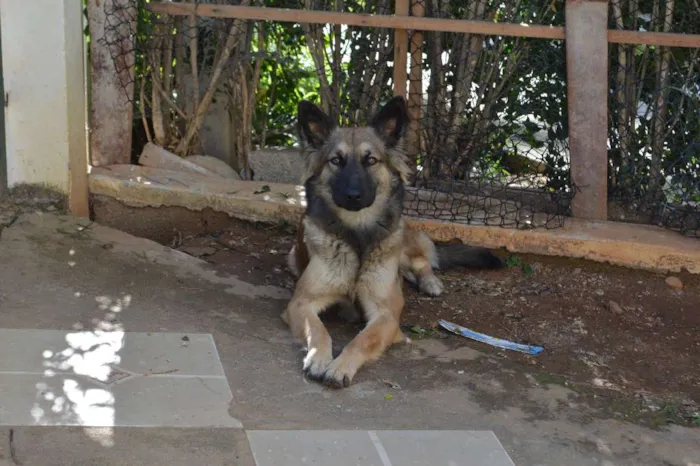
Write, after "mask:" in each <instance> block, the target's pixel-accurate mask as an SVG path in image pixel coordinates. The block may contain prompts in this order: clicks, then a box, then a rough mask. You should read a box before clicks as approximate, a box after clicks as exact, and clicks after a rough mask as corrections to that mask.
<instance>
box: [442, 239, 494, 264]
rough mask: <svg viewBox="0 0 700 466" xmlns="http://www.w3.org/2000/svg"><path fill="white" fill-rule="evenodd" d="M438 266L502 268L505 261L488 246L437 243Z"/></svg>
mask: <svg viewBox="0 0 700 466" xmlns="http://www.w3.org/2000/svg"><path fill="white" fill-rule="evenodd" d="M436 252H437V259H438V268H439V269H440V270H447V269H450V268H452V267H468V268H471V269H500V268H502V267H504V266H505V263H504V262H503V261H502V260H501V259H499V258H498V256H496V255H495V254H493V253H492V252H491V251H489V250H488V249H486V248H482V247H476V246H467V245H466V244H447V245H436Z"/></svg>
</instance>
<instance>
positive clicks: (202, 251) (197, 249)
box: [180, 246, 216, 257]
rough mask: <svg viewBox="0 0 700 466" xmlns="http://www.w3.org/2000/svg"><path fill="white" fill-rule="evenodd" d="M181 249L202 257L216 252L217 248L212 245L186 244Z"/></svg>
mask: <svg viewBox="0 0 700 466" xmlns="http://www.w3.org/2000/svg"><path fill="white" fill-rule="evenodd" d="M180 251H182V252H184V253H185V254H189V255H190V256H195V257H201V256H211V255H212V254H215V253H216V248H213V247H211V246H185V247H184V248H180Z"/></svg>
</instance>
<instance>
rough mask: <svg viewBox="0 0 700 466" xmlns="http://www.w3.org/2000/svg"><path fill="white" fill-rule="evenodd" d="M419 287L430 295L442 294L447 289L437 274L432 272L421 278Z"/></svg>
mask: <svg viewBox="0 0 700 466" xmlns="http://www.w3.org/2000/svg"><path fill="white" fill-rule="evenodd" d="M418 289H419V290H420V291H421V292H423V293H425V294H427V295H429V296H440V295H441V294H442V292H443V291H444V290H445V286H444V285H443V284H442V280H440V279H439V278H438V277H437V275H432V274H431V275H425V276H423V277H421V278H420V281H419V282H418Z"/></svg>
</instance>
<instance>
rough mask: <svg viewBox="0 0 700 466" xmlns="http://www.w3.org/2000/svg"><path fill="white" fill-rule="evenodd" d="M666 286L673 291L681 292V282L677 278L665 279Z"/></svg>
mask: <svg viewBox="0 0 700 466" xmlns="http://www.w3.org/2000/svg"><path fill="white" fill-rule="evenodd" d="M666 284H667V285H668V286H670V287H671V288H673V289H674V290H682V289H683V282H682V281H681V279H680V278H678V277H673V276H671V277H666Z"/></svg>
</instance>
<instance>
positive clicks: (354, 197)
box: [345, 189, 362, 202]
mask: <svg viewBox="0 0 700 466" xmlns="http://www.w3.org/2000/svg"><path fill="white" fill-rule="evenodd" d="M345 197H346V198H347V199H348V201H351V202H359V201H360V197H362V196H361V194H360V190H359V189H348V190H347V191H345Z"/></svg>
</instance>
